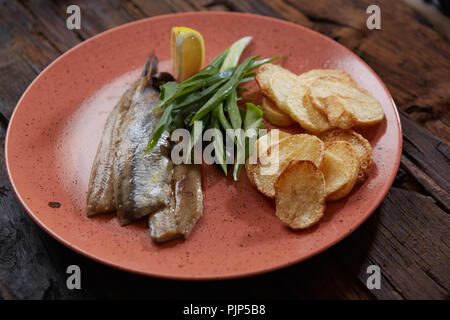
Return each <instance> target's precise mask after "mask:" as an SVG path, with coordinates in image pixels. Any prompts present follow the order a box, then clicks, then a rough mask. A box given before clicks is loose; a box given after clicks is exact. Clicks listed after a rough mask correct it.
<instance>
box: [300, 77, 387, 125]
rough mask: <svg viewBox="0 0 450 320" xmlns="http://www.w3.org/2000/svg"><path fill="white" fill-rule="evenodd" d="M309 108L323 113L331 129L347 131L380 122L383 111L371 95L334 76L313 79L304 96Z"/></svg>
mask: <svg viewBox="0 0 450 320" xmlns="http://www.w3.org/2000/svg"><path fill="white" fill-rule="evenodd" d="M306 95H308V98H309V99H310V101H311V103H312V105H313V106H314V107H316V108H317V109H318V110H320V111H322V112H324V113H325V114H326V115H327V117H328V121H329V122H330V124H331V125H332V126H336V127H339V128H342V129H349V128H351V127H352V126H355V125H372V124H376V123H379V122H380V121H381V120H383V117H384V112H383V109H382V107H381V105H380V103H379V102H378V101H377V100H376V99H375V98H374V97H373V96H372V94H371V93H370V92H368V91H366V90H364V89H362V88H359V87H356V86H353V85H349V83H348V82H347V81H345V80H342V79H339V78H335V77H321V78H318V79H317V80H315V81H314V82H313V83H312V84H311V85H310V86H309V89H308V91H307V93H306Z"/></svg>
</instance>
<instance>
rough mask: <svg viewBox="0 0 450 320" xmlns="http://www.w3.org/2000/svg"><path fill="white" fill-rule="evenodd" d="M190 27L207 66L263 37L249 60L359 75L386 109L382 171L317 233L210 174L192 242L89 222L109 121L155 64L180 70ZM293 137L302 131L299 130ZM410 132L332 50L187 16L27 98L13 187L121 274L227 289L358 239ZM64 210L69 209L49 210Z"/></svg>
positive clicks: (71, 65)
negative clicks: (176, 58)
mask: <svg viewBox="0 0 450 320" xmlns="http://www.w3.org/2000/svg"><path fill="white" fill-rule="evenodd" d="M173 26H187V27H191V28H194V29H196V30H198V31H199V32H200V33H201V34H202V35H203V37H204V39H205V45H206V61H210V60H211V59H212V58H213V57H215V56H216V55H217V54H218V53H220V52H221V51H222V50H224V49H225V48H226V47H228V46H229V45H230V44H231V43H232V42H234V41H235V40H237V39H239V38H241V37H243V36H247V35H250V36H253V41H252V42H251V44H250V46H249V47H248V48H247V49H246V51H245V53H244V54H245V56H250V55H255V54H262V55H263V57H272V56H277V55H283V56H285V58H284V60H282V61H280V62H277V63H282V64H283V66H284V67H286V68H288V69H290V70H291V71H293V72H295V73H297V74H298V73H301V72H305V71H308V70H310V69H312V68H334V69H342V70H345V71H347V72H349V73H350V74H351V75H352V76H353V77H354V78H355V80H356V81H357V82H358V84H359V85H360V86H361V87H363V88H365V89H367V90H369V91H370V92H371V93H372V94H373V95H374V96H375V97H376V98H377V99H378V101H380V103H381V105H382V106H383V109H384V112H385V115H386V117H385V119H384V121H383V122H382V123H381V124H380V125H378V126H375V127H372V128H370V129H369V130H365V131H364V132H362V133H363V135H365V136H366V137H367V138H368V139H369V140H370V142H371V144H372V147H373V156H374V161H375V166H374V168H373V170H372V171H371V174H370V177H369V179H368V180H367V181H366V182H365V183H364V184H363V185H360V186H357V187H356V188H355V189H354V190H353V192H352V193H351V195H350V196H349V197H347V198H346V199H344V200H342V201H339V202H336V203H329V204H328V205H327V210H326V213H325V217H324V219H323V220H322V221H321V222H320V224H319V225H318V226H316V227H314V228H312V229H309V230H306V231H302V232H293V231H291V230H289V229H287V228H286V227H283V225H282V224H281V223H280V221H279V220H278V218H277V217H276V216H275V206H274V202H273V200H271V199H267V198H265V197H264V196H263V195H261V194H259V193H258V192H257V191H256V190H255V189H254V188H252V187H251V186H250V184H249V182H248V180H247V177H246V175H245V173H244V172H242V175H241V181H240V182H238V183H236V182H234V181H233V180H232V178H231V177H225V176H224V175H223V174H222V173H221V171H219V170H218V169H217V168H216V167H213V166H203V190H204V208H205V209H204V216H203V218H202V219H201V220H200V221H199V223H198V225H197V226H196V228H195V229H194V231H193V232H192V234H191V236H190V238H189V239H188V240H187V241H184V242H183V241H173V242H170V243H166V244H164V245H156V244H154V243H153V242H152V240H151V239H150V236H149V233H148V227H147V224H146V222H145V221H142V222H141V223H138V224H135V225H130V226H127V227H120V226H119V224H118V220H117V218H116V216H115V215H113V214H111V215H103V216H100V217H96V218H91V219H88V218H86V214H85V197H86V191H87V183H88V179H89V174H90V168H91V164H92V162H93V159H94V156H95V152H96V149H97V145H98V142H99V139H100V135H101V132H102V129H103V125H104V122H105V120H106V117H107V115H108V113H109V111H110V110H111V109H112V108H113V106H114V104H115V103H116V102H117V101H118V99H119V97H120V96H121V94H122V92H123V91H124V90H125V88H126V87H127V85H128V84H130V83H131V81H133V80H134V79H136V77H138V75H139V73H140V71H141V69H142V67H143V64H144V62H145V60H146V58H147V56H148V54H149V53H151V52H155V53H156V55H157V56H158V57H159V59H160V61H161V63H160V69H162V70H170V67H171V66H170V62H169V61H170V48H169V38H170V30H171V28H172V27H173ZM289 130H290V131H294V132H295V131H297V132H299V131H300V129H298V128H295V127H293V128H290V129H289ZM401 141H402V140H401V129H400V122H399V117H398V114H397V111H396V107H395V105H394V102H393V100H392V98H391V96H390V94H389V92H388V90H387V89H386V86H385V85H384V84H383V82H381V80H380V79H379V78H378V76H377V75H376V74H375V73H374V72H373V71H372V70H371V69H370V68H369V67H368V66H367V65H366V64H365V63H364V62H363V61H362V60H361V59H359V58H358V57H357V56H356V55H354V54H353V53H352V52H350V51H349V50H347V49H345V48H344V47H342V46H341V45H339V44H337V43H336V42H334V41H333V40H330V39H329V38H327V37H325V36H323V35H321V34H319V33H316V32H314V31H311V30H309V29H306V28H303V27H301V26H298V25H295V24H293V23H289V22H284V21H281V20H276V19H272V18H267V17H262V16H256V15H250V14H241V13H207V12H200V13H183V14H174V15H166V16H159V17H155V18H151V19H145V20H141V21H137V22H133V23H130V24H126V25H123V26H120V27H117V28H114V29H112V30H109V31H107V32H104V33H102V34H100V35H98V36H95V37H93V38H92V39H89V40H87V41H85V42H83V43H82V44H80V45H78V46H76V47H75V48H73V49H72V50H70V51H68V52H67V53H65V54H64V55H62V56H61V57H60V58H58V59H57V60H56V61H55V62H53V63H52V64H51V65H50V66H49V67H48V68H47V69H45V70H44V71H43V72H42V73H41V74H40V75H39V76H38V77H37V78H36V80H35V81H33V83H32V84H31V85H30V87H29V88H28V89H27V90H26V92H25V93H24V95H23V97H22V98H21V99H20V101H19V103H18V104H17V107H16V109H15V111H14V114H13V116H12V119H11V122H10V125H9V130H8V134H7V138H6V163H7V169H8V174H9V178H10V180H11V183H12V185H13V187H14V190H15V192H16V194H17V197H18V198H19V200H20V201H21V202H22V204H23V206H24V207H25V208H26V210H27V211H28V213H29V214H30V216H31V217H32V218H33V219H34V220H35V221H36V222H37V223H38V224H39V225H40V226H41V227H42V228H43V229H45V230H46V231H47V232H48V233H49V234H51V235H52V236H53V237H55V238H56V239H57V240H59V241H61V242H62V243H64V244H65V245H67V246H68V247H70V248H72V249H74V250H76V251H77V252H79V253H81V254H83V255H85V256H88V257H90V258H92V259H95V260H97V261H99V262H102V263H105V264H107V265H110V266H113V267H117V268H120V269H123V270H127V271H131V272H135V273H139V274H144V275H149V276H155V277H164V278H173V279H223V278H233V277H242V276H248V275H254V274H259V273H263V272H267V271H271V270H275V269H278V268H281V267H284V266H287V265H290V264H293V263H297V262H299V261H302V260H305V259H307V258H309V257H311V256H313V255H315V254H318V253H319V252H321V251H323V250H325V249H327V248H328V247H330V246H332V245H333V244H335V243H336V242H338V241H339V240H341V239H343V238H344V237H345V236H347V235H348V234H349V233H351V232H352V231H353V230H355V229H356V228H357V227H358V226H359V225H360V224H361V223H362V222H363V221H364V220H366V219H367V218H368V217H369V216H370V214H371V213H372V212H373V211H374V210H375V209H376V207H377V206H378V205H379V204H380V202H381V201H382V200H383V198H384V196H385V195H386V193H387V191H388V189H389V187H390V186H391V184H392V182H393V180H394V177H395V174H396V172H397V169H398V165H399V161H400V155H401V143H402V142H401ZM49 202H59V203H60V204H61V206H60V207H59V208H53V207H50V206H49Z"/></svg>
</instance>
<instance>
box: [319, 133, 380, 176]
mask: <svg viewBox="0 0 450 320" xmlns="http://www.w3.org/2000/svg"><path fill="white" fill-rule="evenodd" d="M320 139H322V141H323V142H324V143H325V146H327V145H329V144H330V143H331V142H334V141H347V142H348V143H350V144H351V145H352V147H353V148H354V149H355V151H356V154H357V155H358V159H359V166H358V178H357V180H356V183H363V182H364V181H365V180H366V179H367V177H368V176H369V172H370V169H371V168H372V165H373V160H372V147H371V146H370V143H369V141H367V139H366V138H364V137H363V136H362V135H360V134H359V133H357V132H355V131H353V130H341V129H334V130H331V131H328V132H325V133H324V134H322V135H321V136H320Z"/></svg>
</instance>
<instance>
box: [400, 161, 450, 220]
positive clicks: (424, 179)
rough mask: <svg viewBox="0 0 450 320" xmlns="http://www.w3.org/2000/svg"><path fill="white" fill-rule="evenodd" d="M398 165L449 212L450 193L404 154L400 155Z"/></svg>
mask: <svg viewBox="0 0 450 320" xmlns="http://www.w3.org/2000/svg"><path fill="white" fill-rule="evenodd" d="M400 165H401V166H402V167H403V168H404V169H405V170H406V171H407V172H408V173H409V174H410V175H411V176H413V177H414V178H415V179H416V180H417V182H418V183H420V185H421V186H423V188H424V189H425V190H426V191H427V192H428V193H429V194H430V195H431V196H432V197H433V198H434V199H436V201H437V202H438V203H439V204H440V205H441V206H442V207H443V208H444V209H445V210H447V212H450V195H449V193H448V191H446V190H444V189H442V188H441V186H439V185H438V184H437V183H436V182H435V181H434V180H433V179H431V178H430V177H429V176H428V175H427V174H426V173H424V172H423V171H422V170H420V169H419V167H417V166H416V165H415V164H414V163H413V162H412V161H411V160H409V159H408V158H407V157H406V156H402V159H401V163H400Z"/></svg>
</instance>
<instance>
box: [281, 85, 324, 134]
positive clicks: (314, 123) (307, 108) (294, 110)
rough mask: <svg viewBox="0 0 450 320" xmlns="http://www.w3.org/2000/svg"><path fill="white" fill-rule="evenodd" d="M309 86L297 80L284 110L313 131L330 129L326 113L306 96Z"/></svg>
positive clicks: (318, 131)
mask: <svg viewBox="0 0 450 320" xmlns="http://www.w3.org/2000/svg"><path fill="white" fill-rule="evenodd" d="M307 91H308V87H307V86H306V85H305V84H303V83H301V82H300V81H298V82H297V85H296V86H293V87H292V89H291V91H290V92H289V96H288V98H287V103H286V105H285V106H284V107H285V109H284V111H285V112H286V113H287V114H289V115H290V116H291V118H292V119H294V120H295V121H296V122H298V124H300V126H301V127H302V128H304V129H306V130H308V131H310V132H312V133H320V132H323V131H326V130H328V129H330V124H329V122H328V119H327V117H326V115H325V114H323V113H322V112H320V111H318V110H317V109H316V108H314V107H313V105H312V104H311V102H310V101H309V100H308V99H304V98H305V93H306V92H307Z"/></svg>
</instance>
